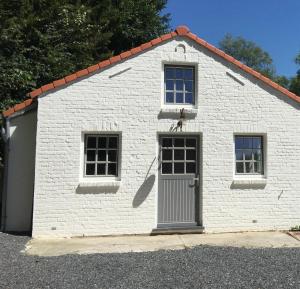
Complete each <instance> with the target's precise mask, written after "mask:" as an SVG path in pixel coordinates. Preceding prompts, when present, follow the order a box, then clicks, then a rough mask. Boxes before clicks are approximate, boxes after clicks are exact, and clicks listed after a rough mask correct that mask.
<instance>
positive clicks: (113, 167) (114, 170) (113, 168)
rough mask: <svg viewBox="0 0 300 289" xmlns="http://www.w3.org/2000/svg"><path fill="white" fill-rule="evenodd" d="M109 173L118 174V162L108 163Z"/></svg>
mask: <svg viewBox="0 0 300 289" xmlns="http://www.w3.org/2000/svg"><path fill="white" fill-rule="evenodd" d="M107 174H108V175H114V176H116V175H117V164H108V168H107Z"/></svg>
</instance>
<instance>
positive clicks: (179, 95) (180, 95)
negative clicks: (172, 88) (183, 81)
mask: <svg viewBox="0 0 300 289" xmlns="http://www.w3.org/2000/svg"><path fill="white" fill-rule="evenodd" d="M176 103H183V93H182V92H179V93H178V92H177V93H176Z"/></svg>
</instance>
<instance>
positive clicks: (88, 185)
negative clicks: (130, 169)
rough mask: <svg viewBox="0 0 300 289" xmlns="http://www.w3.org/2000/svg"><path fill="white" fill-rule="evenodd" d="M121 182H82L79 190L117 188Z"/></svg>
mask: <svg viewBox="0 0 300 289" xmlns="http://www.w3.org/2000/svg"><path fill="white" fill-rule="evenodd" d="M120 185H121V181H115V180H112V181H82V182H80V183H79V185H78V187H79V188H119V187H120Z"/></svg>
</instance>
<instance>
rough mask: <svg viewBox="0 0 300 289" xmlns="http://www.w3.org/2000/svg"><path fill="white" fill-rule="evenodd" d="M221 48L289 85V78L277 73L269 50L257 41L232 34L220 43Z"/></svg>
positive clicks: (270, 76)
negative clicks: (261, 46)
mask: <svg viewBox="0 0 300 289" xmlns="http://www.w3.org/2000/svg"><path fill="white" fill-rule="evenodd" d="M219 46H220V49H222V50H223V51H224V52H225V53H227V54H229V55H231V56H232V57H234V58H235V59H237V60H239V61H241V62H242V63H244V64H245V65H247V66H249V67H251V68H253V69H254V70H256V71H258V72H260V73H262V74H263V75H265V76H266V77H269V78H270V79H272V80H273V81H275V82H277V83H279V84H280V85H282V86H284V87H288V86H289V79H288V78H286V77H285V76H278V75H276V69H275V67H274V64H273V60H272V58H271V56H270V55H269V53H268V52H266V51H264V50H263V49H262V48H260V47H259V46H258V45H257V44H256V43H254V42H252V41H249V40H246V39H244V38H242V37H236V38H235V37H233V36H232V35H230V34H227V35H225V37H224V38H223V39H222V40H221V41H220V43H219Z"/></svg>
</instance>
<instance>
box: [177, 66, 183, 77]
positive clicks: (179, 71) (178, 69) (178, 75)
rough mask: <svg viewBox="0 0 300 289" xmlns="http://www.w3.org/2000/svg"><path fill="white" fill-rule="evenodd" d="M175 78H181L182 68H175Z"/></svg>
mask: <svg viewBox="0 0 300 289" xmlns="http://www.w3.org/2000/svg"><path fill="white" fill-rule="evenodd" d="M176 79H183V69H182V68H176Z"/></svg>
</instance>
